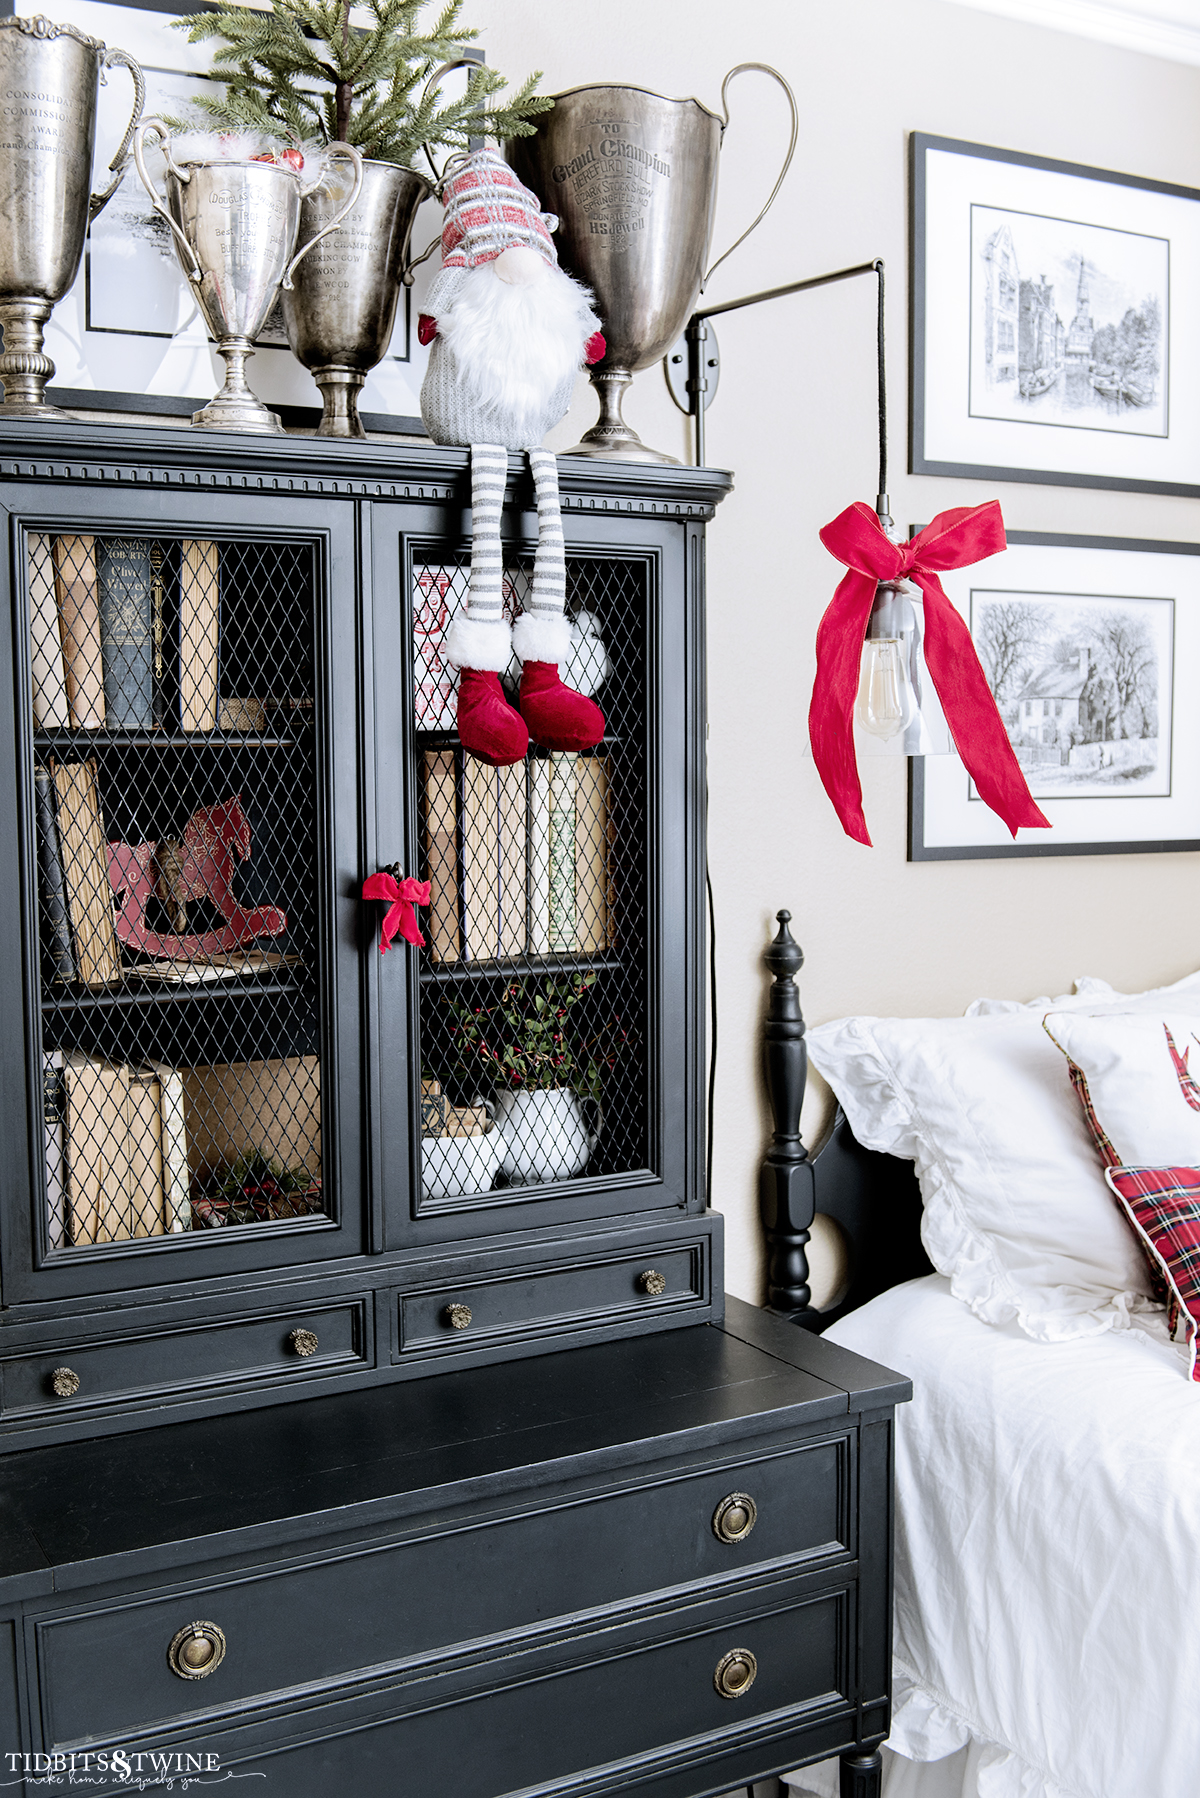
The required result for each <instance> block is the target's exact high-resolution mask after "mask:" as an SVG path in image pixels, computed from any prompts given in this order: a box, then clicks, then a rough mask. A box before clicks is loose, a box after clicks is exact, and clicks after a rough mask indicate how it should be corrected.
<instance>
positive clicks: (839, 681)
mask: <svg viewBox="0 0 1200 1798" xmlns="http://www.w3.org/2000/svg"><path fill="white" fill-rule="evenodd" d="M875 587H876V583H875V580H874V578H873V577H872V576H871V575H868V574H862V573H860V572H859V571H858V569H856V568H851V569H849V570H848V571H847V572H846V573H845V574H844V575H843V576H842V579H841V580H840V581H839V583H838V589H837V592H836V593H835V594H834V596H833V598H832V599H831V600H830V602H829V605H828V607H827V608H826V611H825V616H824V617H823V618H822V620H821V622H820V625H819V626H818V628H817V678H816V681H815V683H814V685H813V695H812V703H811V705H810V706H809V708H808V735H809V741H810V742H811V744H812V752H813V760H814V762H815V763H816V764H817V773H818V774H819V775H820V776H821V784H822V786H823V787H824V788H825V791H826V792H827V793H828V795H829V798H830V802H831V804H832V805H833V809H834V811H835V812H836V813H837V815H838V817H839V818H840V820H841V824H842V829H843V830H844V831H845V832H846V835H847V836H848V837H852V838H853V839H854V841H855V842H856V843H864V844H865V845H866V847H867V848H868V849H869V848H870V847H871V839H870V837H869V836H868V834H867V820H866V818H865V817H864V815H863V808H862V785H861V783H860V781H859V778H858V764H857V761H856V759H855V754H854V701H855V697H856V695H857V693H858V680H859V673H860V670H861V666H862V646H863V638H864V637H865V636H866V632H867V619H868V618H869V617H870V613H871V604H872V602H873V600H874V598H875Z"/></svg>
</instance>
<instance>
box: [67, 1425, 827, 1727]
mask: <svg viewBox="0 0 1200 1798" xmlns="http://www.w3.org/2000/svg"><path fill="white" fill-rule="evenodd" d="M848 1451H849V1443H848V1439H847V1438H846V1437H836V1438H833V1439H832V1440H827V1441H823V1442H819V1443H816V1444H814V1445H812V1446H811V1447H806V1448H803V1449H796V1450H791V1451H789V1452H787V1453H781V1454H776V1455H773V1456H769V1457H762V1458H760V1459H757V1460H752V1461H749V1460H748V1461H742V1462H740V1463H738V1464H735V1465H733V1466H732V1467H723V1468H720V1469H716V1470H712V1471H708V1472H704V1473H698V1474H690V1475H687V1476H684V1477H678V1478H675V1479H673V1480H669V1481H663V1482H662V1483H659V1484H656V1485H654V1486H637V1487H631V1488H627V1489H626V1490H624V1491H621V1492H616V1493H608V1494H604V1495H600V1496H596V1497H592V1498H580V1499H577V1500H575V1501H573V1502H568V1503H564V1504H560V1505H558V1506H555V1507H553V1508H548V1509H542V1510H538V1511H533V1512H529V1513H526V1514H524V1515H522V1516H517V1517H512V1516H509V1517H506V1518H503V1519H500V1520H497V1521H495V1522H488V1523H481V1524H474V1525H469V1526H464V1527H462V1528H459V1529H455V1530H444V1531H442V1532H440V1533H439V1534H437V1535H431V1536H427V1537H424V1538H420V1537H418V1538H410V1539H409V1540H407V1541H405V1542H402V1543H391V1544H385V1545H383V1546H380V1547H373V1548H370V1549H366V1550H359V1551H357V1552H353V1553H348V1552H344V1553H343V1554H342V1555H340V1556H336V1557H332V1558H329V1559H325V1560H321V1561H315V1562H311V1563H309V1564H308V1565H306V1566H292V1567H287V1568H281V1569H279V1570H277V1571H274V1572H267V1573H263V1574H253V1575H245V1576H242V1577H239V1578H237V1579H235V1580H230V1581H227V1582H224V1583H222V1584H220V1585H214V1586H212V1587H210V1588H207V1589H204V1588H201V1589H199V1590H196V1589H193V1590H191V1591H190V1592H186V1593H182V1594H180V1595H178V1596H173V1597H162V1598H154V1599H151V1600H148V1601H143V1602H134V1603H129V1602H123V1603H116V1604H110V1605H106V1606H104V1607H100V1608H96V1609H92V1610H89V1611H87V1612H75V1613H74V1614H72V1615H69V1616H57V1617H53V1618H46V1619H44V1620H43V1621H42V1622H41V1623H40V1624H39V1626H38V1639H39V1662H40V1666H41V1680H42V1692H43V1702H44V1704H45V1706H46V1718H45V1720H46V1728H47V1741H48V1744H53V1745H55V1746H61V1745H63V1744H65V1743H70V1742H78V1741H80V1740H82V1739H85V1738H89V1737H93V1736H109V1737H112V1736H120V1735H122V1734H125V1733H129V1732H132V1731H137V1730H141V1729H147V1728H149V1727H151V1726H155V1725H160V1726H161V1725H165V1724H167V1723H169V1722H170V1721H171V1720H172V1719H175V1718H181V1717H188V1716H195V1715H196V1714H197V1713H199V1712H207V1711H209V1710H210V1708H211V1707H214V1706H215V1707H217V1708H218V1710H220V1711H224V1710H225V1709H226V1707H236V1706H239V1705H242V1704H244V1703H246V1702H247V1701H249V1700H253V1699H256V1698H259V1699H265V1698H268V1697H269V1696H270V1695H272V1694H280V1693H283V1692H286V1691H288V1690H289V1689H294V1688H295V1687H297V1686H299V1685H301V1684H309V1683H310V1682H315V1683H316V1684H317V1685H321V1684H323V1683H324V1682H336V1681H338V1680H339V1679H344V1678H345V1677H347V1676H349V1675H352V1674H357V1675H359V1676H362V1675H363V1674H364V1673H365V1670H366V1669H370V1668H380V1667H383V1666H386V1665H388V1664H393V1665H395V1664H402V1663H405V1662H407V1663H408V1664H410V1665H411V1664H412V1662H413V1661H414V1659H417V1658H419V1659H420V1661H421V1663H422V1664H428V1662H429V1661H430V1659H431V1657H437V1656H438V1655H439V1654H443V1655H444V1654H445V1653H446V1652H448V1651H449V1650H451V1649H454V1648H456V1647H458V1646H460V1645H462V1644H468V1643H475V1644H478V1643H479V1642H480V1641H481V1640H482V1639H489V1638H490V1639H492V1640H495V1639H497V1638H500V1639H503V1638H505V1637H509V1638H511V1637H512V1636H514V1635H516V1634H518V1633H519V1632H522V1631H529V1630H531V1629H538V1628H541V1627H545V1626H546V1625H548V1624H550V1623H551V1622H552V1621H553V1620H554V1619H556V1618H562V1617H564V1616H566V1615H568V1614H570V1615H574V1616H577V1615H578V1613H580V1612H586V1611H591V1612H593V1613H596V1612H602V1611H603V1607H605V1606H611V1605H617V1604H620V1603H621V1602H622V1601H623V1600H633V1599H635V1598H636V1597H637V1596H638V1595H640V1594H641V1595H644V1594H649V1593H653V1592H658V1593H661V1592H663V1591H664V1590H666V1589H668V1588H671V1587H678V1586H682V1585H685V1584H686V1583H688V1582H691V1581H700V1580H712V1579H714V1578H720V1577H721V1576H725V1577H726V1578H730V1577H732V1578H734V1579H737V1578H739V1577H741V1576H744V1575H745V1574H746V1573H747V1572H749V1571H751V1570H752V1569H753V1567H754V1566H755V1565H756V1563H759V1564H760V1563H762V1562H766V1561H775V1560H777V1559H778V1558H781V1557H786V1556H794V1557H796V1558H797V1560H798V1561H799V1562H800V1563H801V1564H802V1565H803V1564H805V1563H807V1564H810V1565H816V1564H818V1563H819V1562H820V1561H821V1560H823V1559H828V1558H829V1557H831V1556H835V1555H837V1554H839V1553H841V1554H845V1552H846V1551H847V1549H848V1548H849V1547H850V1544H849V1542H848V1540H847V1538H848V1536H849V1532H850V1526H849V1521H848V1500H847V1494H848V1490H849V1477H848V1475H849V1470H848V1465H847V1463H848V1459H849V1452H848ZM732 1494H745V1495H749V1496H750V1497H751V1498H752V1499H753V1500H754V1503H755V1506H756V1508H757V1520H756V1522H755V1524H754V1527H753V1529H752V1530H751V1532H750V1534H749V1535H748V1536H746V1537H745V1538H744V1539H743V1540H742V1541H740V1542H736V1543H730V1542H727V1541H723V1540H721V1539H720V1538H719V1537H718V1535H717V1533H716V1531H715V1529H714V1517H715V1515H716V1513H717V1511H718V1508H719V1507H720V1505H721V1503H722V1501H723V1500H724V1499H726V1498H727V1497H729V1496H730V1495H732ZM643 1608H644V1606H643ZM194 1621H204V1622H210V1623H214V1624H216V1625H217V1626H218V1628H219V1629H220V1630H221V1631H222V1632H223V1634H224V1636H225V1640H226V1643H227V1645H228V1646H227V1652H226V1655H225V1659H224V1661H223V1662H222V1664H221V1665H220V1666H219V1667H217V1668H216V1669H215V1670H214V1671H213V1672H212V1673H211V1674H210V1675H209V1676H208V1677H206V1678H203V1679H197V1680H186V1679H181V1678H180V1677H179V1676H178V1675H177V1674H174V1673H172V1672H171V1670H170V1668H169V1666H168V1663H167V1650H168V1647H169V1645H170V1643H171V1640H172V1638H173V1637H174V1636H175V1634H176V1632H177V1631H178V1630H180V1629H182V1628H183V1627H185V1626H186V1625H187V1624H189V1623H191V1622H194ZM601 1621H602V1619H601ZM596 1627H600V1621H598V1623H597V1625H596Z"/></svg>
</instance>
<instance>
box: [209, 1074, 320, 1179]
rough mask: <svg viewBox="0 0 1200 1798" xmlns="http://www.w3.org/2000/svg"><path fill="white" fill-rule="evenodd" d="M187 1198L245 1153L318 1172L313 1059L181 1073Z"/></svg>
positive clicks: (317, 1082)
mask: <svg viewBox="0 0 1200 1798" xmlns="http://www.w3.org/2000/svg"><path fill="white" fill-rule="evenodd" d="M179 1071H180V1075H181V1077H182V1080H183V1110H184V1122H185V1124H186V1126H187V1149H188V1167H189V1169H190V1172H191V1178H192V1191H193V1194H195V1192H196V1191H197V1189H198V1188H202V1187H203V1183H204V1182H205V1180H207V1179H209V1178H210V1177H211V1176H213V1175H220V1174H222V1173H226V1172H227V1171H228V1170H229V1168H230V1167H232V1166H233V1165H234V1163H235V1162H237V1161H238V1160H240V1159H241V1158H242V1157H243V1156H246V1155H265V1156H266V1157H267V1158H268V1160H271V1161H276V1162H279V1163H280V1164H281V1166H283V1167H285V1168H287V1169H288V1170H289V1171H296V1170H298V1169H300V1168H304V1169H306V1170H307V1172H308V1174H309V1175H310V1176H311V1177H312V1178H313V1179H319V1178H320V1174H321V1063H320V1058H319V1057H318V1056H316V1055H291V1056H288V1057H287V1058H286V1059H280V1060H278V1061H240V1062H233V1063H230V1064H228V1065H226V1066H218V1067H190V1068H181V1069H180V1070H179Z"/></svg>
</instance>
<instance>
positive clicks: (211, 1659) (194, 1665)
mask: <svg viewBox="0 0 1200 1798" xmlns="http://www.w3.org/2000/svg"><path fill="white" fill-rule="evenodd" d="M224 1659H225V1631H224V1630H223V1629H220V1628H218V1626H217V1625H216V1624H215V1623H188V1624H185V1625H184V1627H183V1628H182V1629H181V1630H176V1632H175V1634H174V1635H173V1636H172V1637H171V1646H170V1647H169V1648H168V1649H167V1665H168V1666H169V1667H170V1669H171V1672H172V1673H177V1674H178V1675H179V1677H180V1679H207V1678H208V1676H209V1674H210V1673H214V1672H215V1671H216V1669H217V1668H218V1667H219V1666H220V1665H221V1662H222V1661H223V1660H224Z"/></svg>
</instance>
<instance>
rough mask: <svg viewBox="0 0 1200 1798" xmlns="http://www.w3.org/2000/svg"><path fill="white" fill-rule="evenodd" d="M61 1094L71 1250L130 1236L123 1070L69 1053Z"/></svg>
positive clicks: (126, 1080)
mask: <svg viewBox="0 0 1200 1798" xmlns="http://www.w3.org/2000/svg"><path fill="white" fill-rule="evenodd" d="M63 1075H64V1083H65V1090H66V1107H65V1125H64V1129H65V1144H66V1164H67V1233H68V1235H69V1237H70V1240H71V1242H72V1244H74V1245H75V1246H76V1247H78V1246H79V1245H80V1244H83V1243H94V1242H116V1241H118V1240H119V1239H120V1238H122V1237H127V1236H128V1235H129V1233H130V1221H131V1220H130V1205H129V1195H130V1180H129V1069H128V1068H126V1067H120V1066H115V1065H114V1064H112V1063H110V1062H105V1061H96V1060H94V1059H93V1058H92V1057H91V1056H88V1055H84V1054H81V1053H78V1052H72V1053H70V1054H67V1055H64V1057H63Z"/></svg>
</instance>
